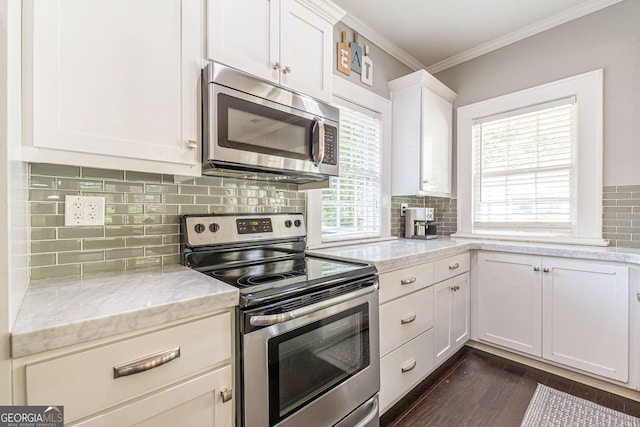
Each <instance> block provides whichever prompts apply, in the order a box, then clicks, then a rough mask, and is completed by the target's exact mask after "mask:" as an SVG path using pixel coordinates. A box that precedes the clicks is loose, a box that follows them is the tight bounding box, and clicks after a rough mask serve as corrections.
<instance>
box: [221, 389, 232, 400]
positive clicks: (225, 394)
mask: <svg viewBox="0 0 640 427" xmlns="http://www.w3.org/2000/svg"><path fill="white" fill-rule="evenodd" d="M220 395H221V396H222V403H227V402H228V401H230V400H231V397H232V396H233V394H232V393H231V389H229V388H223V389H222V390H220Z"/></svg>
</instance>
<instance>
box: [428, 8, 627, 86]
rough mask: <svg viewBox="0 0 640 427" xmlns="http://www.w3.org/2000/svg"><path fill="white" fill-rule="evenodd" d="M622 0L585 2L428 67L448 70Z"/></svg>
mask: <svg viewBox="0 0 640 427" xmlns="http://www.w3.org/2000/svg"><path fill="white" fill-rule="evenodd" d="M621 1H622V0H592V1H589V2H586V3H583V4H581V5H579V6H576V7H573V8H571V9H568V10H566V11H564V12H561V13H558V14H556V15H553V16H551V17H549V18H546V19H543V20H541V21H538V22H535V23H533V24H531V25H527V26H526V27H523V28H521V29H519V30H517V31H514V32H512V33H509V34H505V35H504V36H501V37H498V38H495V39H493V40H490V41H488V42H486V43H482V44H480V45H478V46H476V47H474V48H471V49H468V50H466V51H464V52H461V53H459V54H457V55H453V56H452V57H450V58H447V59H444V60H442V61H440V62H437V63H435V64H433V65H430V66H429V67H426V69H427V71H428V72H430V73H431V74H435V73H438V72H440V71H443V70H446V69H447V68H451V67H454V66H456V65H459V64H462V63H463V62H466V61H469V60H471V59H474V58H477V57H479V56H482V55H484V54H486V53H489V52H493V51H494V50H497V49H500V48H503V47H505V46H508V45H510V44H512V43H515V42H518V41H520V40H524V39H526V38H527V37H531V36H534V35H536V34H539V33H541V32H543V31H547V30H549V29H551V28H554V27H557V26H559V25H562V24H565V23H567V22H569V21H573V20H574V19H578V18H581V17H583V16H585V15H589V14H590V13H593V12H597V11H598V10H600V9H604V8H606V7H609V6H612V5H614V4H616V3H619V2H621Z"/></svg>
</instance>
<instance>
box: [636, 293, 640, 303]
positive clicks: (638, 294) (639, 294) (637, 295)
mask: <svg viewBox="0 0 640 427" xmlns="http://www.w3.org/2000/svg"><path fill="white" fill-rule="evenodd" d="M636 299H637V300H638V301H640V292H638V293H637V294H636Z"/></svg>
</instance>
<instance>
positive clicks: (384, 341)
mask: <svg viewBox="0 0 640 427" xmlns="http://www.w3.org/2000/svg"><path fill="white" fill-rule="evenodd" d="M432 327H433V287H428V288H426V289H422V290H420V291H418V292H415V293H413V294H409V295H405V296H403V297H402V298H398V299H396V300H394V301H390V302H388V303H386V304H382V305H381V306H380V355H381V356H384V355H386V354H387V353H389V352H390V351H392V350H394V349H396V348H398V347H400V346H401V345H402V344H404V343H406V342H407V341H410V340H412V339H414V338H415V337H417V336H418V335H420V334H421V333H423V332H426V331H427V330H429V329H431V328H432Z"/></svg>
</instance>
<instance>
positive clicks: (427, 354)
mask: <svg viewBox="0 0 640 427" xmlns="http://www.w3.org/2000/svg"><path fill="white" fill-rule="evenodd" d="M468 270H469V254H468V253H465V254H460V255H456V256H452V257H448V258H445V259H441V260H437V261H434V262H428V263H424V264H418V265H413V266H410V267H407V268H403V269H399V270H395V271H388V272H384V273H381V274H380V413H381V414H382V413H384V412H385V411H386V410H388V409H389V408H391V406H393V405H394V404H395V403H396V402H398V401H399V400H400V399H401V398H402V397H403V396H404V395H406V394H407V393H408V392H409V391H411V389H412V388H413V387H415V386H416V385H417V384H418V383H419V382H420V381H422V380H423V379H424V378H426V376H427V375H429V373H431V372H432V371H433V370H434V369H435V367H436V366H438V365H439V364H440V363H442V362H444V361H445V360H446V359H447V358H448V357H449V356H451V355H453V353H454V352H455V351H456V350H458V349H459V348H460V347H462V345H464V343H465V342H466V341H467V340H468V337H469V273H467V271H468ZM436 282H439V283H436ZM434 283H435V285H434ZM445 287H446V289H447V292H446V298H443V297H442V293H441V289H442V288H445ZM454 294H455V295H454ZM444 336H446V339H443V338H442V337H444ZM445 346H446V348H445Z"/></svg>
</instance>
